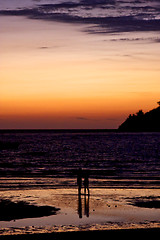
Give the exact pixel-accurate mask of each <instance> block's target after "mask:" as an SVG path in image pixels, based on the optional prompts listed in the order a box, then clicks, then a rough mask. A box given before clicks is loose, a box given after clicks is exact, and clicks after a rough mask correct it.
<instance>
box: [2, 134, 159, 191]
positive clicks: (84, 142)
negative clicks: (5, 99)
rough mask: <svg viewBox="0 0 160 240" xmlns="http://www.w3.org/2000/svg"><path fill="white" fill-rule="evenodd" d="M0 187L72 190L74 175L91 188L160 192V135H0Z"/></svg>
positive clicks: (74, 180) (74, 181) (74, 183)
mask: <svg viewBox="0 0 160 240" xmlns="http://www.w3.org/2000/svg"><path fill="white" fill-rule="evenodd" d="M0 141H1V144H3V143H4V142H9V143H10V144H11V145H12V143H17V144H18V147H17V148H16V147H14V145H13V147H9V148H3V147H1V149H0V176H1V177H0V182H1V184H0V188H1V189H7V188H13V189H14V188H16V189H17V188H39V187H41V188H56V187H75V186H76V177H77V170H78V169H79V168H82V169H83V170H88V171H89V179H90V187H108V188H109V187H119V188H120V187H125V188H131V187H132V188H137V187H140V188H142V187H143V188H159V186H160V133H118V132H106V131H63V130H61V131H50V130H46V131H38V130H36V131H27V130H26V131H2V132H1V134H0Z"/></svg>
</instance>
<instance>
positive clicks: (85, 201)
mask: <svg viewBox="0 0 160 240" xmlns="http://www.w3.org/2000/svg"><path fill="white" fill-rule="evenodd" d="M84 214H85V215H86V217H89V194H88V196H87V197H86V195H84Z"/></svg>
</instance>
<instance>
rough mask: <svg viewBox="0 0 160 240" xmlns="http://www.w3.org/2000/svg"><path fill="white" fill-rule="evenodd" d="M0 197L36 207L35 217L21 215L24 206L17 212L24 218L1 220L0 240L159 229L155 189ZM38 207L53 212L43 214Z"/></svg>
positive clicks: (11, 193)
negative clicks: (36, 213)
mask: <svg viewBox="0 0 160 240" xmlns="http://www.w3.org/2000/svg"><path fill="white" fill-rule="evenodd" d="M0 194H1V199H8V201H10V202H12V203H13V202H14V203H16V204H17V205H18V204H19V203H21V202H23V203H27V204H28V205H30V206H34V207H35V206H37V207H39V211H38V215H37V216H36V215H34V216H33V212H32V213H31V216H29V215H28V216H25V207H26V205H27V204H24V205H23V208H21V210H20V211H21V212H22V213H24V216H23V214H22V216H21V217H19V215H18V216H16V215H15V216H14V218H13V219H12V220H11V219H10V220H8V221H2V220H3V219H1V222H0V223H1V229H0V233H1V239H32V238H33V239H41V238H43V239H51V238H52V237H54V238H55V239H63V237H64V236H69V237H70V238H71V239H72V238H74V237H75V236H77V235H78V236H79V234H81V235H82V237H83V236H92V235H93V236H94V234H97V236H98V235H99V234H100V235H101V234H103V233H105V234H106V236H108V234H109V235H110V236H111V235H114V236H116V234H119V233H120V234H122V236H123V235H125V236H127V235H129V234H132V232H133V234H135V235H137V234H140V231H142V232H144V234H146V235H148V231H149V234H152V233H153V232H154V233H155V234H157V233H158V232H159V230H160V218H159V216H160V196H159V189H121V188H120V189H112V188H111V189H106V188H91V189H90V195H88V194H86V195H85V194H84V192H83V189H82V194H81V195H80V196H79V195H78V189H76V188H61V189H60V188H56V189H47V190H46V189H32V190H31V189H30V190H27V189H26V190H16V191H15V190H11V191H1V192H0ZM138 203H141V205H140V206H138ZM147 203H148V206H146V204H147ZM151 203H152V205H151ZM143 204H144V205H143ZM28 205H27V206H28ZM42 206H43V207H47V211H48V207H50V208H53V210H54V211H53V212H52V211H51V212H50V214H49V213H48V212H47V214H45V209H44V208H43V211H42V212H41V208H40V207H42ZM18 212H19V210H18V208H17V214H18ZM28 214H29V213H28ZM10 216H11V215H10ZM135 229H137V230H135Z"/></svg>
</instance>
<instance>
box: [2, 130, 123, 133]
mask: <svg viewBox="0 0 160 240" xmlns="http://www.w3.org/2000/svg"><path fill="white" fill-rule="evenodd" d="M5 132H13V133H14V132H55V133H61V132H65V133H81V132H84V133H90V132H118V129H0V133H5Z"/></svg>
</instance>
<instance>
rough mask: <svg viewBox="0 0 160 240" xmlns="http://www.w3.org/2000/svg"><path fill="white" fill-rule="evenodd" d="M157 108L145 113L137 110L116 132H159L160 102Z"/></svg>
mask: <svg viewBox="0 0 160 240" xmlns="http://www.w3.org/2000/svg"><path fill="white" fill-rule="evenodd" d="M157 104H158V105H159V106H158V107H157V108H155V109H152V110H151V111H149V112H147V113H143V111H142V110H139V111H138V112H137V113H136V114H133V115H131V114H130V115H129V117H128V118H127V119H126V120H125V121H124V122H123V123H122V124H121V125H120V126H119V128H118V130H119V131H123V132H160V101H159V102H157Z"/></svg>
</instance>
